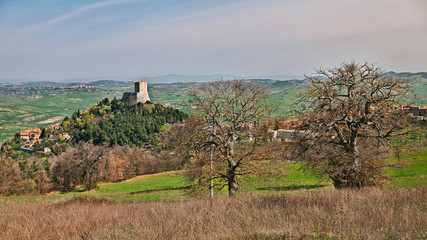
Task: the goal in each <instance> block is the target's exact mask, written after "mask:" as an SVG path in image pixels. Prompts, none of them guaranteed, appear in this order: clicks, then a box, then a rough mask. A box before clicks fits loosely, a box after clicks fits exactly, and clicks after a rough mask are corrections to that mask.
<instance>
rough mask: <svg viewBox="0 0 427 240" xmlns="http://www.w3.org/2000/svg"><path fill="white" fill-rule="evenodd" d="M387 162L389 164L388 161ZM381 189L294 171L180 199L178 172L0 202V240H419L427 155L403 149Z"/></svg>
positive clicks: (426, 201) (426, 199)
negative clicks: (343, 186)
mask: <svg viewBox="0 0 427 240" xmlns="http://www.w3.org/2000/svg"><path fill="white" fill-rule="evenodd" d="M390 161H391V162H393V163H396V160H395V159H390ZM399 165H400V166H403V168H401V169H388V174H389V176H390V184H389V185H387V186H383V187H373V188H364V189H362V190H335V189H334V188H333V187H332V185H331V183H330V182H329V181H328V180H326V179H324V178H321V177H320V176H316V175H313V174H311V173H307V172H302V171H300V167H301V166H300V165H299V164H297V163H284V162H282V163H274V164H272V163H270V164H266V165H265V166H268V167H269V168H273V169H279V170H280V171H282V174H283V176H282V177H266V178H259V177H251V178H247V179H243V181H242V183H241V187H242V189H241V191H240V193H239V195H238V197H237V198H235V199H229V198H228V197H227V193H226V191H225V190H224V191H220V192H217V193H216V195H215V198H214V200H213V201H210V200H209V199H208V198H207V197H206V195H203V196H200V195H197V196H195V195H191V194H189V189H188V183H186V182H185V181H184V178H183V176H182V174H181V172H180V171H174V172H165V173H158V174H151V175H143V176H138V177H136V178H133V179H130V180H127V181H123V182H119V183H107V184H100V185H99V187H98V189H96V190H92V191H88V192H78V191H77V192H73V193H67V194H59V193H53V194H48V195H43V196H10V197H1V198H0V212H1V215H0V239H425V238H426V237H427V184H426V173H427V171H426V168H427V147H423V148H417V149H408V150H406V151H405V152H404V153H403V159H402V161H401V162H399Z"/></svg>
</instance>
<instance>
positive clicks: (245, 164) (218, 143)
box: [181, 80, 268, 197]
mask: <svg viewBox="0 0 427 240" xmlns="http://www.w3.org/2000/svg"><path fill="white" fill-rule="evenodd" d="M188 95H189V97H190V104H191V106H192V107H193V108H195V109H196V114H197V115H198V116H199V118H196V119H193V120H191V121H190V120H189V122H188V123H187V129H185V130H184V131H185V132H186V133H187V134H186V136H188V139H183V140H182V143H183V145H185V149H187V153H189V154H190V155H191V156H192V160H191V161H190V165H191V167H192V169H193V171H191V172H192V174H193V175H192V176H193V177H194V179H198V180H199V181H198V182H199V183H201V184H204V183H205V180H208V181H210V189H211V195H212V193H213V192H212V191H213V188H214V180H218V181H216V182H217V183H218V184H216V186H218V185H221V184H222V183H224V184H223V185H224V186H225V185H226V186H228V192H229V196H230V197H232V196H234V195H235V194H236V193H237V191H238V189H239V184H238V178H239V176H240V175H244V174H247V173H248V172H250V171H251V170H250V169H251V167H250V166H251V163H250V162H251V161H250V160H251V159H254V155H256V150H257V147H259V144H260V142H261V140H262V138H263V137H265V132H266V131H265V128H263V127H262V126H261V125H260V124H259V122H258V120H260V118H262V117H263V116H264V115H265V114H266V113H267V110H268V107H267V104H266V100H267V98H268V95H267V91H266V89H265V88H264V87H262V86H260V85H258V84H255V83H252V82H249V81H244V80H232V81H224V80H218V81H214V82H208V83H201V84H198V85H197V86H196V87H194V88H193V89H191V90H190V91H189V93H188ZM190 123H191V124H190ZM190 125H191V126H190ZM188 126H190V127H188ZM181 132H183V131H181ZM219 187H220V186H219Z"/></svg>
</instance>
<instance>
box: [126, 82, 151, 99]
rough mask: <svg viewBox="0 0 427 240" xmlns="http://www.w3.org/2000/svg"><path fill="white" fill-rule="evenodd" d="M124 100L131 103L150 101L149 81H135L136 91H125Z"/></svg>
mask: <svg viewBox="0 0 427 240" xmlns="http://www.w3.org/2000/svg"><path fill="white" fill-rule="evenodd" d="M122 101H123V102H126V103H129V104H137V103H139V102H140V103H145V102H147V101H150V97H149V96H148V90H147V82H135V92H125V93H123V98H122Z"/></svg>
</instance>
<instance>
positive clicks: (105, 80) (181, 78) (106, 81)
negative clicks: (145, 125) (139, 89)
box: [0, 71, 427, 85]
mask: <svg viewBox="0 0 427 240" xmlns="http://www.w3.org/2000/svg"><path fill="white" fill-rule="evenodd" d="M387 74H388V75H390V76H396V77H404V78H414V77H417V78H425V79H427V72H416V73H411V72H394V71H389V72H387ZM221 78H222V79H225V80H229V79H234V78H237V79H271V80H281V81H286V80H303V79H305V77H304V76H297V75H258V76H257V75H254V76H245V77H242V76H238V75H233V74H209V75H180V74H166V75H160V76H153V77H141V78H131V77H100V78H81V79H68V80H58V81H52V80H49V81H42V80H40V79H34V80H29V79H1V78H0V83H3V84H4V83H14V84H16V83H35V82H49V83H50V84H51V85H55V84H58V83H63V84H64V83H68V84H73V83H88V84H91V85H115V83H114V82H135V81H146V82H148V83H149V84H162V83H178V82H181V83H189V82H206V81H212V80H217V79H221Z"/></svg>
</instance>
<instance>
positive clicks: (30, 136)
mask: <svg viewBox="0 0 427 240" xmlns="http://www.w3.org/2000/svg"><path fill="white" fill-rule="evenodd" d="M41 133H42V130H40V129H38V128H35V129H27V130H23V131H20V132H19V138H20V139H22V140H25V141H30V140H39V138H40V135H41Z"/></svg>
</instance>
